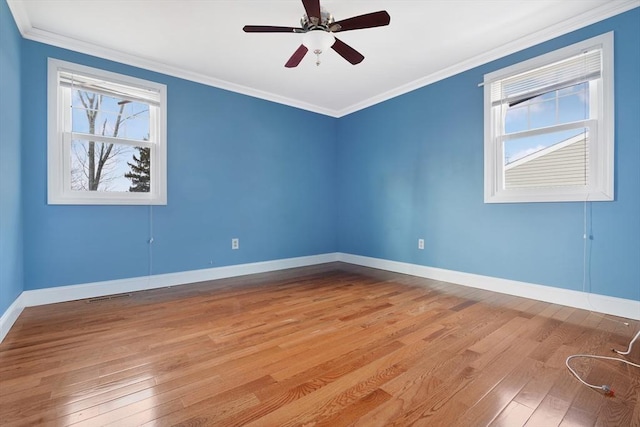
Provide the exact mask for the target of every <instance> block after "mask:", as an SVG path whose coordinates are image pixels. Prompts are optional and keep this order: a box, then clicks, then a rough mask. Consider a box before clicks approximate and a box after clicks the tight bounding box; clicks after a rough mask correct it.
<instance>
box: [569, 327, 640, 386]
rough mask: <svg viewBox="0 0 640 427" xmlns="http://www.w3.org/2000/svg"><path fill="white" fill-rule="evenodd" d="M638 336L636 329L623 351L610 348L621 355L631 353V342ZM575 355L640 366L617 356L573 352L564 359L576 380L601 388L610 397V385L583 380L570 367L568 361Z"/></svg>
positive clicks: (639, 334) (639, 333)
mask: <svg viewBox="0 0 640 427" xmlns="http://www.w3.org/2000/svg"><path fill="white" fill-rule="evenodd" d="M638 337H640V331H638V333H637V334H636V336H635V337H633V339H632V340H631V342H630V343H629V348H628V349H627V351H624V352H623V351H619V350H616V349H614V348H612V349H611V350H612V351H614V352H616V353H618V354H622V355H626V354H629V353H631V348H632V347H633V343H634V342H635V341H636V340H637V339H638ZM576 357H588V358H591V359H600V360H615V361H618V362H622V363H625V364H627V365H630V366H635V367H636V368H640V365H639V364H637V363H633V362H629V361H628V360H625V359H621V358H619V357H609V356H595V355H593V354H574V355H572V356H569V357H567V360H566V361H565V365H567V369H569V371H570V372H571V373H572V374H573V376H574V377H576V378H577V379H578V381H580V382H581V383H582V384H584V385H586V386H587V387H591V388H594V389H596V390H602V391H603V392H604V394H605V395H607V396H611V397H613V396H614V395H615V391H614V390H613V389H612V388H611V387H610V386H608V385H606V384H603V385H595V384H589V383H588V382H586V381H585V380H583V379H582V378H580V375H578V373H577V372H576V371H575V370H574V369H573V368H572V367H571V365H569V361H570V360H571V359H574V358H576Z"/></svg>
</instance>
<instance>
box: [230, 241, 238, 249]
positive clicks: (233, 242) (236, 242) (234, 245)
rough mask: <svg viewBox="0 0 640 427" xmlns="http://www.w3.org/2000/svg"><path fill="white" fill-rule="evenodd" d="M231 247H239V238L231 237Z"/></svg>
mask: <svg viewBox="0 0 640 427" xmlns="http://www.w3.org/2000/svg"><path fill="white" fill-rule="evenodd" d="M231 249H240V239H238V238H234V239H231Z"/></svg>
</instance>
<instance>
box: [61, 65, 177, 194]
mask: <svg viewBox="0 0 640 427" xmlns="http://www.w3.org/2000/svg"><path fill="white" fill-rule="evenodd" d="M48 85H49V87H48V90H49V112H48V113H49V123H48V126H49V141H48V150H49V152H48V201H49V203H50V204H166V197H167V196H166V87H165V86H164V85H161V84H158V83H154V82H149V81H145V80H140V79H135V78H132V77H129V76H124V75H120V74H115V73H110V72H106V71H103V70H98V69H94V68H89V67H85V66H81V65H77V64H72V63H68V62H63V61H59V60H55V59H49V80H48Z"/></svg>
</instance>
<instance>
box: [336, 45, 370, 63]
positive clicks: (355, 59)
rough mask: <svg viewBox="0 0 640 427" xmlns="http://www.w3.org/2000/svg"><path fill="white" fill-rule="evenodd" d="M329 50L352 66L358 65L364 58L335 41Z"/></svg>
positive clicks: (347, 46)
mask: <svg viewBox="0 0 640 427" xmlns="http://www.w3.org/2000/svg"><path fill="white" fill-rule="evenodd" d="M331 49H333V50H335V51H336V52H338V55H340V56H342V57H343V58H344V59H346V60H347V61H349V62H350V63H352V64H353V65H356V64H359V63H361V62H362V60H363V59H364V56H362V54H361V53H360V52H358V51H357V50H355V49H354V48H352V47H351V46H349V45H348V44H346V43H345V42H343V41H341V40H338V39H336V42H335V43H334V44H333V46H331Z"/></svg>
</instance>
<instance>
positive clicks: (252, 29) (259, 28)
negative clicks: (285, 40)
mask: <svg viewBox="0 0 640 427" xmlns="http://www.w3.org/2000/svg"><path fill="white" fill-rule="evenodd" d="M242 30H243V31H244V32H245V33H303V32H304V30H303V29H302V28H295V27H274V26H271V25H245V26H244V27H243V28H242Z"/></svg>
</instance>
